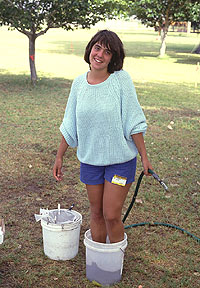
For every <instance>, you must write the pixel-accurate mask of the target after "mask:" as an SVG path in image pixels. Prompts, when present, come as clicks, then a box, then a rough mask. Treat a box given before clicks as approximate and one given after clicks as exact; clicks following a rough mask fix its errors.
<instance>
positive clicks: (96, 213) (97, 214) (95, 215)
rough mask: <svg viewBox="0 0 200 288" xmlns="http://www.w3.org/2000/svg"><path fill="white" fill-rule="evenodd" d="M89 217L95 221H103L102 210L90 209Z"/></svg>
mask: <svg viewBox="0 0 200 288" xmlns="http://www.w3.org/2000/svg"><path fill="white" fill-rule="evenodd" d="M91 219H92V220H93V221H95V222H96V223H99V222H104V216H103V211H102V210H95V209H91Z"/></svg>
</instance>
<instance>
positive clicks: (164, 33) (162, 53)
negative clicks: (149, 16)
mask: <svg viewBox="0 0 200 288" xmlns="http://www.w3.org/2000/svg"><path fill="white" fill-rule="evenodd" d="M167 32H168V29H166V28H165V27H164V28H162V29H161V33H160V37H161V47H160V57H163V56H165V52H166V37H167Z"/></svg>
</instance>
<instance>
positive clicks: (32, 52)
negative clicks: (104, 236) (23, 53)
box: [28, 34, 37, 85]
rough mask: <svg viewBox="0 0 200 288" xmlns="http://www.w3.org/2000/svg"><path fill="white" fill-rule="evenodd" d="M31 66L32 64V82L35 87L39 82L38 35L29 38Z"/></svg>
mask: <svg viewBox="0 0 200 288" xmlns="http://www.w3.org/2000/svg"><path fill="white" fill-rule="evenodd" d="M28 38H29V64H30V72H31V82H32V84H33V85H35V84H36V81H37V73H36V68H35V39H36V35H35V34H32V35H30V36H29V37H28Z"/></svg>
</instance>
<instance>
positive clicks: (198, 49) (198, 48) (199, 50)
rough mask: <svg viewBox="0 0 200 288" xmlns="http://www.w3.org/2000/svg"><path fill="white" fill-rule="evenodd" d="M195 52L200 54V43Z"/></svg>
mask: <svg viewBox="0 0 200 288" xmlns="http://www.w3.org/2000/svg"><path fill="white" fill-rule="evenodd" d="M193 53H196V54H200V44H199V46H198V47H197V48H195V50H194V51H193Z"/></svg>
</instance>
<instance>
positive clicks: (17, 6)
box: [0, 0, 123, 84]
mask: <svg viewBox="0 0 200 288" xmlns="http://www.w3.org/2000/svg"><path fill="white" fill-rule="evenodd" d="M122 2H123V1H121V0H115V1H112V0H83V1H81V0H52V1H50V0H38V1H37V0H0V25H8V26H9V27H12V28H14V29H16V30H18V31H19V32H20V33H23V34H24V35H26V36H27V37H28V39H29V63H30V72H31V81H32V83H33V84H35V82H36V80H37V73H36V67H35V40H36V39H37V38H38V37H39V36H41V35H43V34H45V33H46V32H47V31H48V30H49V29H50V28H60V27H62V28H64V29H66V30H70V29H71V30H73V29H75V28H77V27H82V28H89V27H90V26H91V25H94V24H96V23H97V22H98V21H100V20H104V19H105V18H114V17H115V16H116V15H117V14H118V13H120V9H121V8H122Z"/></svg>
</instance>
